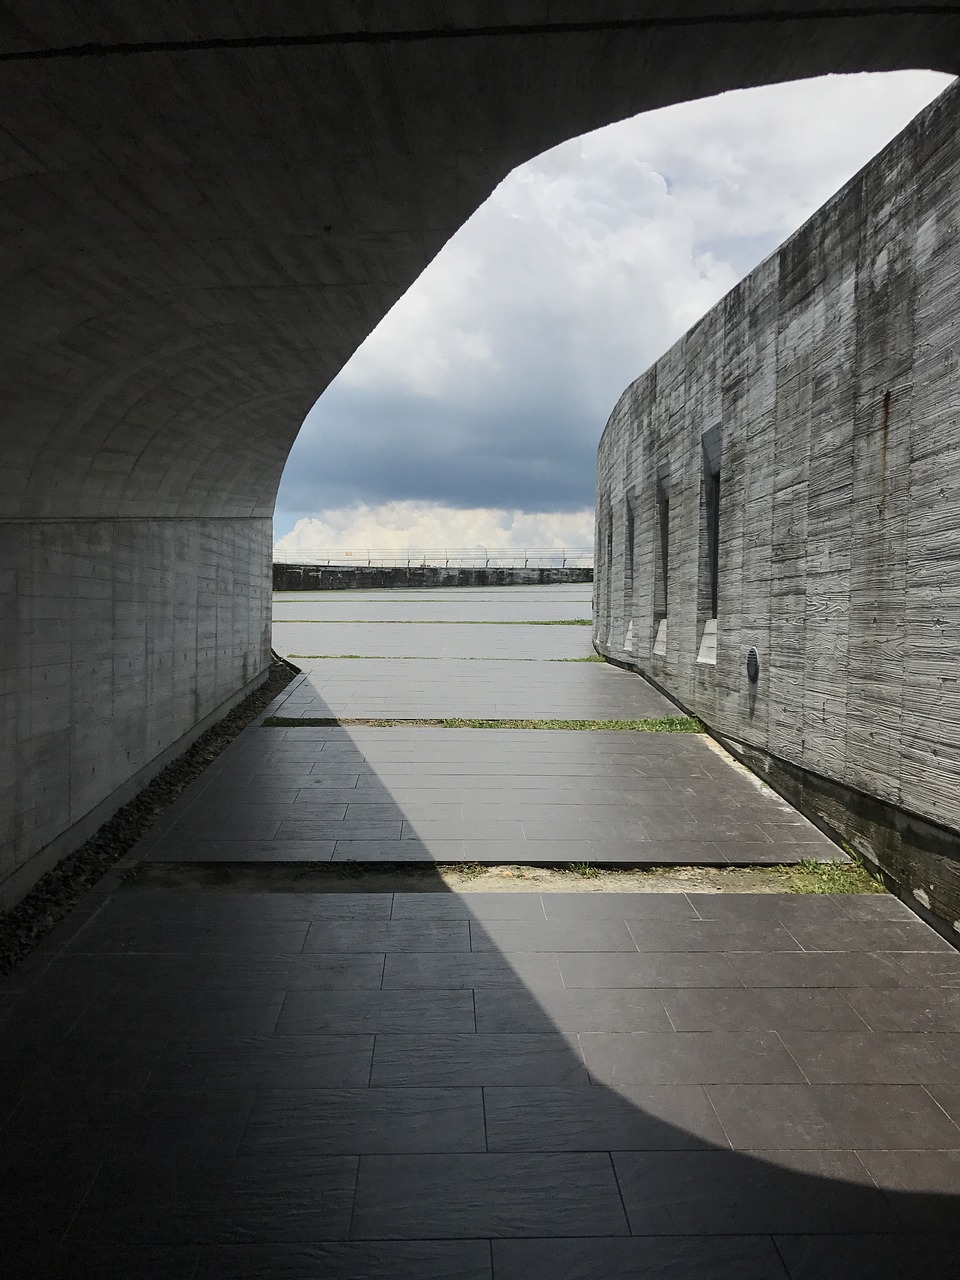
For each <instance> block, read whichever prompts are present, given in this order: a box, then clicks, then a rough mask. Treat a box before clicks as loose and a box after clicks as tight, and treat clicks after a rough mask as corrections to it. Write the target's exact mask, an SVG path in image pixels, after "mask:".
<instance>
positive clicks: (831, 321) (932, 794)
mask: <svg viewBox="0 0 960 1280" xmlns="http://www.w3.org/2000/svg"><path fill="white" fill-rule="evenodd" d="M958 107H960V89H958V88H957V87H951V88H949V89H948V90H947V91H946V93H944V94H943V95H942V96H941V97H940V98H938V99H937V100H936V102H934V103H933V104H932V105H931V106H930V107H929V108H928V109H926V110H925V111H924V112H923V113H921V115H919V116H918V117H917V118H916V119H915V120H914V121H913V122H912V123H911V124H910V126H909V127H908V128H907V129H906V130H905V131H904V132H903V133H902V134H901V135H900V136H899V137H898V138H896V139H895V140H894V141H893V142H892V143H891V144H890V145H889V146H888V147H887V148H886V149H885V150H884V151H883V152H882V153H881V154H880V155H879V156H877V157H876V158H875V159H874V160H873V161H872V162H871V163H870V164H869V165H868V166H867V167H866V168H865V169H864V170H862V171H861V173H859V174H858V175H857V176H856V177H855V178H854V179H853V180H852V181H851V182H850V183H848V184H847V186H845V187H844V188H843V189H842V190H841V191H840V192H838V193H837V195H836V196H834V197H833V199H831V200H830V201H829V202H828V203H827V204H826V205H825V206H824V207H823V208H822V209H821V210H819V211H818V212H817V213H816V214H815V215H814V217H813V218H811V220H810V221H809V222H808V223H806V225H804V226H803V227H801V228H800V230H799V231H798V232H797V233H796V234H795V235H793V236H791V238H790V239H789V240H788V241H787V242H786V243H785V244H784V245H783V246H782V247H781V248H780V249H779V250H778V251H777V252H776V253H775V254H774V255H773V256H772V257H770V258H769V259H767V260H766V261H765V262H763V263H762V264H761V265H760V266H759V267H758V268H757V269H756V270H755V271H753V272H752V273H751V274H750V275H749V276H748V277H747V278H746V279H745V280H743V281H742V282H741V284H740V285H738V286H737V288H736V289H734V290H733V291H732V292H731V293H730V294H729V295H728V296H727V297H726V298H724V299H723V300H722V301H721V302H720V303H719V304H718V305H717V306H716V307H715V308H714V309H713V310H712V311H711V312H710V313H709V314H708V315H706V316H705V317H704V318H703V319H702V320H701V321H700V323H699V324H697V325H696V326H695V327H694V328H693V329H691V330H690V332H689V333H687V334H686V336H685V337H684V338H682V339H681V341H680V342H678V343H677V344H676V345H675V346H674V347H673V348H672V349H671V350H670V351H668V352H667V353H666V354H665V355H664V356H663V357H662V358H661V359H660V360H659V361H658V362H657V363H656V364H655V365H654V366H653V367H652V368H651V369H650V370H648V371H647V372H646V373H645V374H644V375H643V376H642V377H641V378H639V379H638V380H637V381H636V382H635V383H633V384H632V386H630V387H629V388H628V389H627V390H626V391H625V392H624V394H623V396H622V397H621V399H620V401H619V402H618V404H617V406H616V408H615V409H614V411H613V414H612V415H611V417H610V420H609V422H608V423H607V426H606V429H605V431H604V434H603V438H602V441H601V444H600V450H599V468H598V490H597V494H598V502H597V586H596V603H597V619H596V633H595V641H596V644H597V647H598V649H599V650H600V651H601V652H602V653H603V654H605V655H607V656H608V657H611V658H613V659H615V660H618V661H620V662H625V663H628V664H630V665H632V666H635V667H637V668H638V669H640V670H642V671H643V672H644V673H646V674H648V675H649V676H650V677H652V678H653V679H654V680H655V681H656V682H657V683H658V684H660V685H661V686H662V687H663V688H664V689H665V690H666V691H667V692H669V693H670V694H671V695H672V696H674V697H675V698H676V699H677V700H679V701H680V702H681V703H682V704H683V705H684V706H686V707H688V708H689V709H690V710H692V711H694V712H695V713H696V714H698V715H700V716H701V717H702V718H703V719H704V720H705V721H706V723H707V724H708V725H709V727H710V729H711V730H712V731H713V732H715V733H716V734H717V735H718V736H720V737H721V738H723V739H724V740H726V741H728V742H730V743H731V744H732V745H733V746H734V748H735V749H737V750H738V751H739V752H740V754H741V755H742V756H743V758H745V759H747V760H748V761H749V762H750V763H751V764H752V765H753V766H754V767H755V768H757V769H758V770H759V771H760V772H761V773H763V774H765V775H766V776H767V777H768V778H769V779H770V780H771V781H773V782H774V783H775V784H776V785H777V786H778V787H780V788H781V789H782V790H784V791H785V792H786V793H787V794H789V795H790V796H791V797H792V798H794V799H795V800H796V801H797V802H798V803H800V804H801V805H802V806H803V807H805V808H806V809H807V810H808V811H809V812H811V813H813V814H814V815H815V816H817V817H818V818H819V819H820V820H821V822H823V823H824V824H825V825H826V826H828V827H829V828H830V829H831V830H832V831H834V832H835V833H838V834H839V835H840V836H841V837H842V838H844V839H845V840H847V841H849V843H850V844H851V845H852V846H853V847H855V848H857V849H858V850H860V851H861V852H863V853H865V854H867V855H868V856H869V857H871V858H872V859H874V860H875V861H876V862H877V863H878V864H879V865H880V866H881V867H882V868H883V869H884V870H885V872H886V873H887V875H888V878H889V881H890V883H891V884H893V885H896V886H897V887H898V888H899V889H900V890H901V891H902V892H903V893H904V894H905V895H906V896H908V897H909V898H910V900H911V901H912V902H913V903H914V904H918V905H919V906H920V907H921V908H925V909H929V910H931V911H932V912H933V914H934V915H935V916H936V917H937V919H938V920H940V921H941V922H942V921H946V923H947V925H949V926H950V927H952V926H953V922H956V921H960V380H958V368H960V341H958V339H960V307H958V296H960V295H958V286H960V136H958V127H957V122H958V118H960V116H958ZM711 432H713V433H714V438H716V439H717V440H718V443H719V456H720V462H719V465H720V499H719V554H718V571H717V579H718V580H717V610H716V622H715V623H712V622H711V617H710V615H711V612H712V610H711V608H710V604H709V591H708V590H707V588H708V586H709V584H708V583H705V581H704V575H705V574H707V575H708V574H709V570H708V567H707V566H708V556H707V554H706V551H707V547H706V541H707V539H708V525H709V520H708V516H707V510H706V507H707V503H706V494H707V488H708V482H707V473H708V470H709V467H708V464H707V463H706V462H705V458H706V452H705V449H704V436H705V435H706V434H707V433H711ZM664 498H666V502H667V503H668V512H669V515H668V522H669V530H668V555H667V563H668V593H667V611H666V623H665V627H662V626H661V617H660V615H661V614H662V612H663V611H662V607H661V605H660V602H659V600H658V599H657V596H658V592H659V590H660V588H659V586H658V575H659V574H660V572H661V559H662V551H661V545H662V542H661V531H660V525H659V517H660V513H661V512H662V511H663V510H664V509H665V507H664ZM631 528H632V550H631V545H630V543H631V536H630V534H631ZM713 627H715V629H716V642H715V649H714V645H713V641H712V639H711V634H710V633H711V630H712V628H713ZM664 632H665V634H664ZM705 633H706V634H705ZM658 640H659V643H658ZM751 646H755V647H756V649H757V650H758V652H759V656H760V674H759V679H758V680H757V682H756V683H755V684H752V683H751V682H750V680H749V679H748V675H747V670H746V655H747V653H748V651H749V649H750V648H751ZM957 929H958V930H960V924H958V925H957Z"/></svg>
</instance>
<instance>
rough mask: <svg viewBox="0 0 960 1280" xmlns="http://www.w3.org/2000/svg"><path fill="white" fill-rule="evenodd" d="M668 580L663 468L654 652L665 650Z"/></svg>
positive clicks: (666, 494)
mask: <svg viewBox="0 0 960 1280" xmlns="http://www.w3.org/2000/svg"><path fill="white" fill-rule="evenodd" d="M669 581H670V487H669V478H668V476H667V475H666V473H665V472H664V471H662V470H661V471H660V473H659V474H658V475H657V529H656V537H655V539H654V558H653V625H654V641H653V652H654V653H656V654H661V655H662V654H665V653H666V651H667V613H668V610H669Z"/></svg>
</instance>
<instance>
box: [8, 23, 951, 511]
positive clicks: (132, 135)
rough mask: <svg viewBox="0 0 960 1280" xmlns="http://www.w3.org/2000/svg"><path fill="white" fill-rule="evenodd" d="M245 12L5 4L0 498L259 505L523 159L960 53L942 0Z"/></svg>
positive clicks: (92, 506) (11, 504)
mask: <svg viewBox="0 0 960 1280" xmlns="http://www.w3.org/2000/svg"><path fill="white" fill-rule="evenodd" d="M239 8H240V9H241V10H242V16H239V15H238V13H237V12H236V11H235V7H234V5H233V4H230V3H227V2H226V0H206V2H205V3H203V4H200V3H190V2H189V0H185V2H182V3H173V2H172V0H162V2H161V0H141V3H138V4H137V5H127V4H120V3H118V2H117V0H100V2H99V3H93V2H91V3H89V4H85V5H83V6H82V9H80V8H78V12H77V13H74V14H70V13H65V12H63V6H60V5H52V4H46V5H45V4H42V3H14V4H8V5H6V6H4V10H3V13H2V15H0V50H2V52H0V61H3V63H4V64H5V65H4V66H3V75H2V88H0V101H2V121H3V133H2V138H3V159H2V167H3V198H2V201H0V237H2V239H0V244H2V249H0V252H2V280H3V298H4V306H3V314H2V321H0V323H2V327H3V342H4V349H5V354H4V377H3V382H2V389H0V397H2V402H3V403H2V418H0V421H2V422H3V463H2V466H3V470H2V471H0V504H2V505H0V516H6V517H12V518H17V517H20V518H27V519H30V518H38V517H39V518H50V517H54V518H58V517H68V516H72V517H83V516H97V517H102V516H111V515H117V516H147V515H150V516H217V515H224V516H248V515H269V514H270V513H271V511H272V509H273V503H274V498H275V494H276V489H277V484H278V482H279V478H280V473H281V470H282V468H283V464H284V461H285V459H286V457H287V453H288V451H289V449H290V446H291V444H292V443H293V440H294V438H295V436H296V434H297V431H298V430H299V427H300V424H301V422H302V420H303V417H304V415H305V414H306V412H307V410H308V409H309V408H310V406H311V404H312V403H313V401H314V400H315V399H316V397H317V396H318V395H319V394H320V392H321V391H322V390H323V388H324V387H325V386H326V384H327V383H328V382H329V381H330V379H331V378H332V377H333V376H334V375H335V374H336V373H337V371H338V370H339V369H340V368H341V367H342V365H343V363H344V362H345V361H346V360H347V359H348V358H349V356H350V355H351V353H352V352H353V351H354V350H355V349H356V347H357V346H358V345H359V343H360V342H361V341H362V340H363V339H364V338H365V337H366V335H367V334H368V333H369V332H370V330H371V329H372V328H373V327H374V326H375V325H376V324H377V322H378V321H379V319H380V318H381V317H382V316H383V315H384V314H385V312H386V311H387V310H388V309H389V308H390V307H391V306H392V304H393V303H394V302H395V301H396V299H397V298H399V297H400V296H401V294H402V293H403V292H404V291H405V290H406V289H407V287H408V286H409V285H410V284H411V283H412V282H413V281H414V280H415V279H416V278H417V276H418V275H419V274H420V272H421V271H422V270H423V268H424V266H425V265H426V264H427V263H428V262H429V261H430V260H431V259H432V258H433V257H434V255H435V254H436V253H437V251H438V250H439V249H440V247H441V246H442V245H443V244H444V243H445V241H446V240H447V239H448V238H449V237H450V235H451V234H452V233H453V232H454V231H455V230H456V229H457V228H458V227H459V226H460V225H461V223H463V221H464V220H465V219H466V218H467V217H469V215H470V214H471V213H472V212H473V210H474V209H475V208H476V207H477V206H478V205H479V204H480V203H481V202H482V201H483V200H484V199H485V198H486V196H487V195H488V194H489V193H490V192H491V191H492V190H493V188H494V187H495V186H496V184H497V183H498V182H499V181H500V180H501V179H502V178H503V177H504V176H505V175H506V174H507V173H508V172H509V171H510V170H511V169H513V168H514V167H515V166H516V165H518V164H520V163H522V162H523V161H525V160H527V159H529V158H530V157H531V156H534V155H536V154H538V153H540V152H542V151H544V150H545V149H547V148H549V147H551V146H553V145H555V144H556V143H558V142H560V141H562V140H564V139H566V138H569V137H572V136H575V135H578V134H581V133H584V132H586V131H588V130H591V129H595V128H597V127H599V126H601V125H604V124H607V123H609V122H611V121H613V120H617V119H621V118H623V117H626V116H630V115H633V114H635V113H637V112H640V111H643V110H647V109H650V108H653V107H658V106H662V105H664V104H667V103H671V102H675V101H678V100H681V99H686V98H693V97H701V96H705V95H709V94H714V93H719V92H721V91H723V90H726V89H730V88H736V87H747V86H753V85H758V84H765V83H772V82H775V81H781V80H788V79H794V78H801V77H806V76H813V75H819V74H823V73H826V72H836V71H866V70H871V71H878V70H892V69H897V68H909V67H923V68H929V69H934V70H941V71H955V70H957V69H958V65H960V6H958V5H951V4H927V5H915V6H909V5H907V6H904V5H898V6H891V5H883V4H879V5H878V4H872V5H867V4H849V5H846V6H839V7H838V6H837V5H828V4H825V3H806V4H802V3H797V2H796V0H795V2H794V3H793V4H782V3H774V2H773V0H768V2H767V3H766V4H763V5H759V4H747V3H732V2H731V0H728V2H727V3H717V2H716V0H700V3H695V2H694V3H689V4H684V5H682V6H678V5H676V4H675V3H672V2H666V0H662V2H660V3H647V4H643V5H638V4H636V3H627V2H622V3H616V2H615V0H606V2H598V0H594V2H593V3H589V4H586V3H583V2H582V0H570V2H569V3H563V2H562V0H559V2H558V0H550V2H548V0H540V2H537V0H510V2H509V3H479V2H477V3H457V4H449V3H416V4H415V3H410V4H405V5H396V4H371V3H359V2H355V3H336V4H327V5H323V6H318V5H316V4H300V3H284V2H282V0H270V3H266V2H264V3H261V4H245V5H243V6H239ZM678 9H682V11H683V16H682V17H678V16H677V10H678ZM318 10H319V12H318ZM598 425H599V424H598Z"/></svg>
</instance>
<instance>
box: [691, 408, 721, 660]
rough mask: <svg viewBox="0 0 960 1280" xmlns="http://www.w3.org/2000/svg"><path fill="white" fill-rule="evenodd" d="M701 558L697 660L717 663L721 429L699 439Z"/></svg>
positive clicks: (705, 433) (698, 590)
mask: <svg viewBox="0 0 960 1280" xmlns="http://www.w3.org/2000/svg"><path fill="white" fill-rule="evenodd" d="M701 443H702V450H701V453H702V458H703V467H702V475H701V480H700V557H699V572H698V575H697V624H698V631H699V635H698V644H697V661H698V662H703V663H709V664H713V665H715V664H716V661H717V627H718V614H719V598H720V474H721V472H720V427H719V425H717V426H715V427H711V429H710V430H709V431H705V432H704V433H703V436H702V437H701Z"/></svg>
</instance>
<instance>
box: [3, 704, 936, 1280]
mask: <svg viewBox="0 0 960 1280" xmlns="http://www.w3.org/2000/svg"><path fill="white" fill-rule="evenodd" d="M260 732H266V731H263V730H258V729H252V730H248V731H247V734H248V735H249V734H251V733H252V734H256V733H260ZM322 750H323V753H326V751H327V745H326V744H324V746H323V749H322ZM357 753H358V752H357V747H356V744H355V743H354V742H353V741H352V739H351V737H350V735H349V734H344V735H343V739H342V741H341V743H340V746H339V748H338V749H337V750H335V751H332V752H331V755H330V756H329V757H327V756H326V755H325V754H324V760H328V761H329V767H330V768H331V769H335V767H336V765H335V763H334V757H338V760H339V764H341V765H342V764H343V762H344V761H345V760H347V759H348V758H349V759H353V758H355V756H356V755H357ZM220 759H221V762H222V767H223V768H227V769H229V768H230V761H229V759H228V756H227V755H225V756H223V757H221V758H220ZM242 789H243V781H242V780H240V781H239V782H238V794H239V792H240V791H242ZM387 790H389V789H388V788H387ZM389 803H391V802H388V801H384V804H385V805H387V804H389ZM383 816H384V817H385V818H387V819H388V820H389V822H394V821H406V820H407V819H406V818H405V816H404V813H403V808H402V805H400V804H397V803H395V802H394V803H393V812H391V813H389V814H388V813H387V812H386V811H384V814H383ZM246 875H247V882H248V883H249V869H248V870H247V872H246ZM221 876H222V878H223V880H224V883H223V884H222V885H221V886H220V887H219V888H207V889H159V890H158V889H153V888H138V887H136V886H135V885H131V886H129V887H126V888H122V889H120V890H118V891H117V892H116V893H115V894H114V895H113V896H112V897H111V898H110V899H109V900H108V901H107V902H106V903H105V904H104V905H103V906H102V907H101V908H100V909H99V910H98V911H97V912H96V914H94V915H93V916H92V918H89V919H87V920H84V919H83V918H82V915H78V916H77V917H75V918H74V919H73V920H72V921H71V922H68V924H67V926H64V927H62V928H61V929H60V930H59V931H58V933H56V934H55V935H52V936H51V938H50V940H49V941H48V944H47V947H46V950H45V955H44V956H43V957H41V958H40V959H39V960H38V962H37V963H36V964H34V966H32V968H31V970H30V972H29V973H28V974H27V975H26V976H25V977H24V976H21V978H20V979H19V980H18V979H17V976H16V975H14V978H13V980H12V981H11V982H9V983H8V984H7V987H6V992H7V1004H8V1006H9V1007H8V1008H7V1011H6V1015H5V1017H4V1019H3V1022H2V1024H0V1031H2V1043H0V1169H2V1190H0V1234H2V1238H3V1240H4V1242H5V1243H4V1253H5V1261H6V1266H7V1267H9V1268H10V1270H9V1274H10V1275H11V1276H17V1277H30V1276H42V1277H47V1276H67V1275H69V1276H77V1275H84V1276H95V1277H105V1278H106V1277H110V1278H112V1277H119V1276H123V1277H125V1280H126V1278H129V1277H133V1276H136V1277H151V1278H154V1280H159V1278H161V1277H163V1278H164V1280H201V1278H202V1280H212V1278H213V1277H220V1278H223V1280H227V1278H229V1280H246V1278H248V1277H260V1278H262V1280H274V1278H277V1280H280V1278H283V1280H295V1278H296V1280H307V1278H308V1277H309V1278H310V1280H315V1278H316V1277H319V1276H322V1277H324V1278H325V1280H326V1278H330V1280H347V1278H349V1280H381V1278H382V1280H387V1277H389V1280H439V1278H440V1277H454V1276H456V1277H458V1278H464V1277H465V1278H468V1280H481V1277H483V1278H485V1280H489V1278H490V1277H491V1276H495V1277H496V1280H521V1277H523V1278H524V1280H526V1278H527V1277H542V1276H549V1277H551V1280H587V1278H588V1277H589V1278H591V1280H592V1278H593V1277H598V1278H600V1277H603V1278H604V1280H611V1278H617V1277H622V1278H623V1280H626V1277H631V1278H635V1277H650V1278H653V1277H656V1278H657V1280H661V1278H664V1280H665V1278H667V1277H670V1278H671V1280H673V1278H674V1277H676V1278H677V1280H679V1278H680V1277H682V1278H683V1280H784V1278H785V1277H789V1280H828V1278H829V1280H834V1278H835V1277H839V1276H843V1277H845V1280H856V1278H857V1277H864V1278H866V1277H869V1278H870V1280H902V1278H903V1277H905V1276H912V1275H923V1276H924V1277H925V1280H938V1278H941V1277H942V1278H943V1280H946V1277H948V1276H951V1277H952V1276H954V1275H955V1274H956V1256H957V1246H958V1244H960V1236H957V1235H952V1234H951V1233H954V1232H956V1231H957V1223H958V1221H960V1219H958V1216H957V1215H958V1209H960V1196H958V1194H957V1190H958V1189H960V1130H958V1129H957V1127H956V1126H955V1124H954V1123H953V1120H952V1119H951V1118H950V1117H951V1116H954V1117H960V1087H958V1086H960V1052H958V1049H960V1035H958V1034H956V1033H955V1032H954V1031H953V1030H952V1029H951V1028H953V1027H954V1026H955V1025H956V1024H957V1018H958V1014H957V1009H958V1005H957V1001H956V999H955V997H956V995H957V987H956V985H953V986H951V985H948V984H957V983H960V971H958V967H957V961H958V960H960V957H958V956H957V953H955V952H954V951H952V950H951V949H949V948H947V947H946V944H944V943H943V942H942V940H941V939H939V938H938V937H937V936H936V935H935V934H932V933H931V931H929V930H927V929H926V926H924V925H922V924H920V923H919V922H918V921H916V920H915V918H914V917H912V916H911V915H910V913H909V912H908V911H907V910H906V908H904V907H903V906H902V904H900V903H898V902H896V900H894V899H892V898H886V897H878V898H876V899H872V898H865V899H862V900H861V899H850V900H847V901H844V900H842V899H839V898H831V897H820V898H804V897H789V898H781V897H774V896H773V895H769V896H766V895H764V896H756V897H753V896H749V895H744V896H742V897H741V896H736V897H734V896H729V897H728V896H725V895H716V896H713V895H684V894H637V895H608V894H589V893H585V894H552V895H542V896H541V895H539V894H534V893H516V892H515V893H506V894H463V895H457V894H452V893H448V892H446V891H445V887H444V886H443V884H442V881H441V880H440V878H439V876H437V877H436V879H435V882H434V884H433V885H432V886H430V887H431V888H432V889H433V890H435V891H434V892H421V893H416V894H409V893H404V894H363V893H324V894H317V893H285V892H270V891H266V892H251V891H249V889H246V890H243V891H241V890H240V889H238V888H236V887H231V884H230V880H231V877H230V873H229V869H224V870H222V871H221ZM701 897H703V898H704V900H703V901H701V900H700V899H701ZM884 941H886V942H887V943H888V944H890V945H889V947H888V948H883V947H880V946H879V945H877V944H878V943H879V942H884ZM921 944H925V945H921ZM897 948H902V949H901V950H898V949H897ZM938 981H939V982H942V983H943V986H942V987H936V986H935V984H936V983H937V982H938ZM938 1018H939V1021H938ZM951 1019H953V1021H951Z"/></svg>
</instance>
